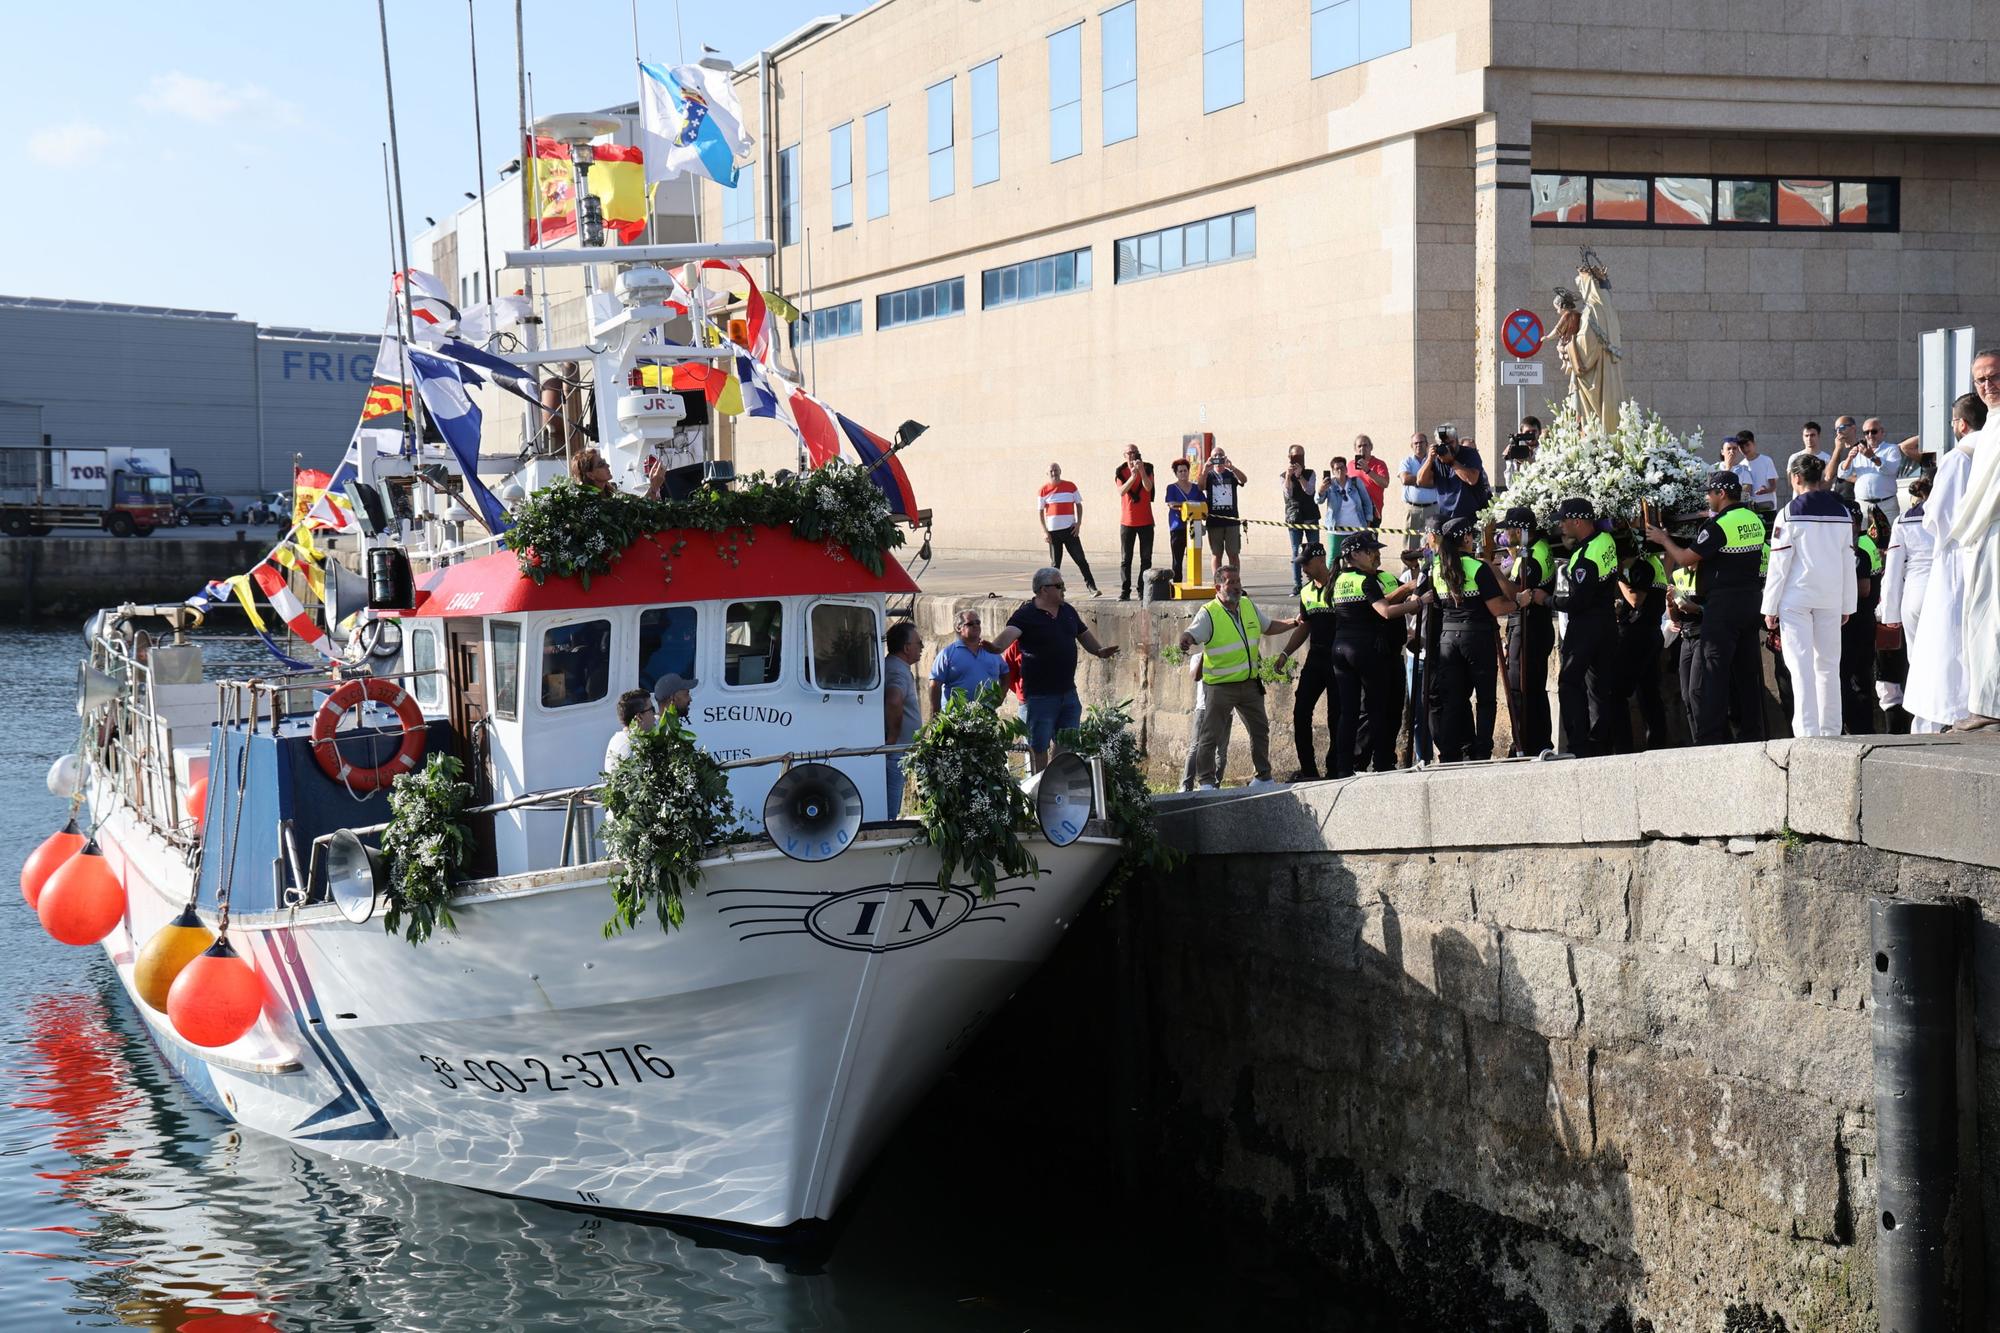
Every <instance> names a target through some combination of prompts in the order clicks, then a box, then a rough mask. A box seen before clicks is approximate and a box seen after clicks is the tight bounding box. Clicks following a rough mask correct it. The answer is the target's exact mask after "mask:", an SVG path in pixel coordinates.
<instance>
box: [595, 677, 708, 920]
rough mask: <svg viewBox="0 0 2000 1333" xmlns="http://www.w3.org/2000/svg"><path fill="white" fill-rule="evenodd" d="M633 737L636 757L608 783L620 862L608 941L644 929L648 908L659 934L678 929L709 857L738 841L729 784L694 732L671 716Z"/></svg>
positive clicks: (608, 834) (609, 837)
mask: <svg viewBox="0 0 2000 1333" xmlns="http://www.w3.org/2000/svg"><path fill="white" fill-rule="evenodd" d="M631 737H632V752H631V753H630V754H628V755H626V756H625V757H624V758H622V759H620V760H619V761H618V762H617V763H616V764H615V765H613V766H612V769H611V771H610V772H609V773H607V774H606V775H605V779H604V808H605V811H606V812H607V814H608V815H609V818H607V819H606V820H605V822H604V845H605V848H606V850H607V851H608V852H609V853H610V854H611V855H612V856H614V857H616V858H617V860H618V866H617V868H616V869H614V870H613V871H612V872H611V899H612V904H613V909H612V916H611V919H610V920H609V921H607V922H605V923H604V936H605V938H606V939H609V938H610V937H612V936H613V935H616V934H619V933H620V932H621V931H625V930H630V929H632V928H633V927H635V926H637V925H638V924H639V919H640V918H641V917H642V916H644V915H645V913H646V909H647V908H648V907H649V906H650V907H651V908H652V909H653V913H654V915H655V916H657V917H658V918H659V922H660V929H662V930H672V929H674V928H676V927H678V926H679V925H680V924H681V923H682V921H683V920H685V919H686V915H687V911H686V908H685V907H684V906H683V903H682V898H683V896H684V895H685V894H686V893H688V892H689V891H691V890H693V889H694V888H695V886H696V885H698V884H700V883H701V860H702V857H703V856H705V855H707V853H708V849H709V848H711V847H717V846H721V845H723V844H725V843H727V842H729V841H731V840H732V839H733V838H735V837H737V836H738V833H737V827H736V826H737V818H738V816H737V811H736V805H735V802H733V801H732V800H731V799H730V796H729V777H728V775H727V774H726V773H724V772H723V770H722V765H720V764H719V763H717V762H716V761H715V758H714V756H712V755H710V754H709V753H708V752H707V751H706V750H704V749H702V748H701V747H700V746H699V745H697V744H695V739H694V733H693V732H692V731H689V730H688V729H687V728H686V727H684V726H682V725H681V724H680V721H679V719H677V718H676V717H674V716H673V714H671V713H669V714H667V715H666V716H663V717H662V718H661V719H660V723H659V725H658V726H657V727H641V728H635V729H634V730H632V732H631Z"/></svg>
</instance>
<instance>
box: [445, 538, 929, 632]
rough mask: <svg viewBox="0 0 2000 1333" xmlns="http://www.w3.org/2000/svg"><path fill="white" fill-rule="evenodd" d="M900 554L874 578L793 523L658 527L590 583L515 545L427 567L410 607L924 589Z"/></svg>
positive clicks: (486, 607) (469, 609)
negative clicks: (545, 570) (533, 567)
mask: <svg viewBox="0 0 2000 1333" xmlns="http://www.w3.org/2000/svg"><path fill="white" fill-rule="evenodd" d="M677 545H679V549H678V550H676V549H675V548H676V546H677ZM725 552H727V554H725ZM894 554H895V553H894V552H890V553H889V554H888V557H887V558H885V559H884V562H883V570H882V573H881V576H880V577H877V576H876V575H874V574H871V573H869V572H868V567H867V566H865V565H863V564H862V563H861V562H860V561H858V560H856V559H855V558H854V557H853V556H851V555H849V554H848V553H847V551H846V550H844V549H842V548H840V547H837V546H836V547H834V548H833V549H832V550H829V549H828V547H827V543H826V542H823V541H806V540H804V539H803V538H800V537H797V536H794V535H793V533H792V530H791V529H790V528H755V529H752V530H750V532H748V533H746V532H745V531H744V530H742V529H732V530H731V531H729V532H727V533H721V534H718V533H710V532H696V531H672V532H660V533H654V534H652V535H651V536H647V537H642V538H640V539H639V540H638V541H636V542H634V543H633V544H632V545H631V546H630V547H628V548H627V549H626V551H625V554H624V555H622V556H620V557H619V558H618V561H617V563H615V564H614V565H612V566H611V569H610V572H608V573H604V574H593V575H592V576H591V579H590V586H589V587H588V588H586V587H584V586H583V580H582V579H579V578H574V577H570V578H558V577H556V576H554V575H551V576H550V577H549V579H548V581H547V582H546V583H542V584H537V583H536V582H535V581H534V580H533V579H531V578H529V577H528V576H527V575H525V574H523V573H521V568H520V562H519V559H518V557H516V556H515V554H514V553H513V552H512V551H499V552H496V553H494V554H492V555H487V556H481V557H479V558H478V559H477V560H468V561H466V562H465V563H463V564H459V565H453V566H451V567H450V568H449V569H443V570H438V571H437V572H435V573H432V574H429V575H426V576H424V577H423V578H422V579H421V580H420V586H419V591H418V593H417V605H416V609H415V610H414V611H412V612H410V613H409V614H411V615H414V616H501V615H523V614H533V613H535V612H541V611H582V610H594V609H596V608H599V607H608V606H639V605H652V604H655V603H659V602H710V601H723V600H726V599H735V598H744V597H809V596H813V595H815V594H840V593H908V592H915V591H917V585H916V583H915V582H913V581H912V580H911V578H910V576H909V574H908V573H907V572H906V571H905V570H904V569H903V567H902V566H901V565H900V564H897V563H896V561H895V559H894ZM732 560H733V561H734V563H732Z"/></svg>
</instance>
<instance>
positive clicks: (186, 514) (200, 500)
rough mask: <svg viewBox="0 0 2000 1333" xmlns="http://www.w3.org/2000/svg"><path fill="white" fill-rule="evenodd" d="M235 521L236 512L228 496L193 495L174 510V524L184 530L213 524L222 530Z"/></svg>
mask: <svg viewBox="0 0 2000 1333" xmlns="http://www.w3.org/2000/svg"><path fill="white" fill-rule="evenodd" d="M235 521H236V511H235V510H234V509H232V508H231V507H230V504H229V497H228V496H226V495H191V496H189V497H188V498H187V499H185V500H183V501H181V502H180V504H178V505H177V506H175V508H174V523H175V524H176V525H177V526H179V527H183V528H185V527H191V526H194V525H196V524H201V523H213V524H215V525H216V526H217V527H219V528H220V527H227V526H229V525H230V524H231V523H234V522H235Z"/></svg>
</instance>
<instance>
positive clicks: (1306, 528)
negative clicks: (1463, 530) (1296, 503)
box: [1194, 518, 1430, 537]
mask: <svg viewBox="0 0 2000 1333" xmlns="http://www.w3.org/2000/svg"><path fill="white" fill-rule="evenodd" d="M1194 521H1195V522H1196V523H1200V524H1202V525H1203V526H1204V527H1206V526H1208V525H1209V524H1210V523H1211V522H1212V521H1213V520H1211V519H1206V518H1198V519H1195V520H1194ZM1228 521H1229V522H1230V523H1234V524H1255V525H1256V526H1258V527H1261V528H1285V529H1288V530H1289V529H1293V528H1296V529H1297V530H1298V531H1300V532H1341V533H1346V532H1386V533H1389V534H1391V535H1393V536H1397V537H1421V536H1423V535H1424V534H1425V533H1426V532H1428V531H1430V529H1428V528H1369V527H1353V528H1350V527H1338V528H1329V527H1327V526H1326V525H1325V524H1324V523H1286V522H1283V521H1281V520H1279V519H1275V518H1233V519H1230V520H1228Z"/></svg>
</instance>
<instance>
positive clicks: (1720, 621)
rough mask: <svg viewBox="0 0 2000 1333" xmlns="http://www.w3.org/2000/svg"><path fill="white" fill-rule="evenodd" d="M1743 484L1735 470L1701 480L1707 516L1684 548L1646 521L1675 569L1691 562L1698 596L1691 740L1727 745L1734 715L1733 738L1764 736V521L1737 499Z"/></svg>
mask: <svg viewBox="0 0 2000 1333" xmlns="http://www.w3.org/2000/svg"><path fill="white" fill-rule="evenodd" d="M1742 495H1743V481H1742V479H1741V478H1740V477H1738V476H1737V475H1736V474H1735V473H1734V472H1715V473H1711V474H1710V475H1709V478H1708V508H1709V512H1710V513H1711V514H1713V515H1714V517H1712V518H1710V519H1707V520H1706V521H1704V522H1703V523H1702V525H1701V529H1700V531H1698V532H1696V533H1695V536H1694V540H1693V541H1691V542H1689V543H1688V544H1687V545H1686V546H1682V545H1681V544H1680V543H1679V542H1677V541H1675V540H1674V539H1673V538H1672V537H1671V536H1670V535H1668V533H1667V531H1666V530H1665V529H1664V528H1660V527H1657V526H1649V527H1648V528H1647V529H1646V540H1647V541H1650V542H1652V543H1653V544H1654V545H1655V546H1657V547H1659V548H1660V550H1661V551H1662V552H1664V553H1665V555H1666V558H1667V559H1668V560H1670V561H1672V562H1673V563H1674V565H1675V566H1676V567H1685V566H1688V565H1692V566H1694V569H1695V589H1696V592H1697V594H1698V595H1699V597H1700V599H1701V644H1700V649H1699V651H1698V653H1697V654H1696V657H1695V669H1694V680H1693V685H1694V698H1693V699H1692V700H1690V701H1689V712H1691V713H1692V714H1693V717H1694V743H1695V744H1696V745H1726V744H1728V742H1729V740H1730V730H1729V719H1730V715H1731V714H1732V713H1734V715H1735V716H1736V718H1737V719H1738V726H1739V728H1740V733H1741V734H1739V735H1738V736H1737V737H1736V739H1737V740H1745V741H1750V740H1762V739H1764V696H1763V674H1764V664H1763V659H1762V658H1761V657H1760V656H1759V655H1758V654H1759V653H1760V652H1761V650H1762V649H1761V644H1762V636H1761V634H1760V633H1759V626H1760V625H1761V623H1762V621H1761V620H1760V618H1759V615H1758V609H1759V608H1758V604H1759V601H1760V600H1761V598H1762V596H1763V589H1762V587H1761V586H1760V584H1761V575H1760V573H1759V571H1760V569H1761V568H1762V566H1763V563H1764V541H1765V529H1764V520H1763V519H1762V518H1760V517H1759V516H1758V514H1757V511H1756V510H1754V509H1752V508H1751V507H1750V506H1748V505H1746V504H1744V503H1743V501H1742Z"/></svg>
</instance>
